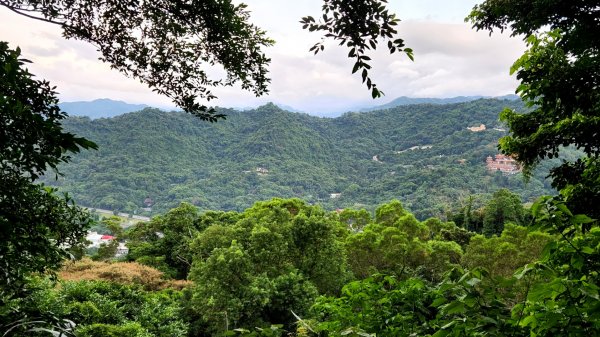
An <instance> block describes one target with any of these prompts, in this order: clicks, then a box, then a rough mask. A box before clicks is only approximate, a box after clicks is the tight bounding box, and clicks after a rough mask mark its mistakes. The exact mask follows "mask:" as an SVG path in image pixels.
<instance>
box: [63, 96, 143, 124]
mask: <svg viewBox="0 0 600 337" xmlns="http://www.w3.org/2000/svg"><path fill="white" fill-rule="evenodd" d="M58 106H59V107H60V109H61V110H62V111H64V112H66V113H67V114H69V116H86V117H90V118H91V119H96V118H110V117H115V116H119V115H122V114H124V113H128V112H134V111H140V110H142V109H144V108H147V107H148V105H146V104H130V103H126V102H123V101H115V100H112V99H108V98H100V99H95V100H93V101H78V102H61V103H59V104H58Z"/></svg>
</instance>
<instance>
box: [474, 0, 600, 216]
mask: <svg viewBox="0 0 600 337" xmlns="http://www.w3.org/2000/svg"><path fill="white" fill-rule="evenodd" d="M599 15H600V7H598V2H597V1H585V0H575V1H568V2H565V1H559V0H552V1H545V0H534V1H526V0H512V1H499V0H488V1H485V2H483V3H482V4H480V5H477V6H475V8H474V9H473V11H472V13H471V15H470V16H469V18H468V19H469V20H470V21H471V22H472V23H473V27H475V28H476V29H478V30H480V29H485V30H489V31H490V32H491V31H493V30H494V29H500V30H504V29H509V28H510V29H511V30H512V34H513V35H517V34H524V35H525V36H526V42H527V45H528V47H529V49H528V50H527V51H526V52H525V54H523V56H521V58H519V59H518V60H517V61H516V62H515V64H514V65H513V67H512V68H511V72H512V73H516V74H517V78H518V79H519V80H520V81H521V84H520V85H519V87H518V88H517V93H519V94H520V96H521V97H522V98H523V100H524V101H525V102H526V104H527V105H528V112H527V113H518V112H516V111H513V110H510V109H507V110H505V111H504V112H503V113H502V114H501V119H502V120H503V121H505V122H506V123H507V124H508V126H509V128H510V135H509V136H507V137H504V138H502V139H501V140H500V148H501V150H502V152H503V153H506V154H511V155H513V156H515V157H516V159H517V160H518V161H519V162H521V163H522V164H523V168H524V172H525V173H526V174H528V175H530V174H531V172H532V169H533V168H534V167H535V166H536V165H537V164H538V163H539V162H540V161H541V160H543V159H546V158H556V157H559V155H560V152H561V149H562V148H564V147H566V146H574V147H576V148H578V149H580V150H582V151H583V152H584V153H585V155H586V157H585V158H581V159H579V160H576V161H574V162H567V161H563V163H562V164H561V165H559V166H557V167H555V168H553V169H552V170H551V171H550V176H551V177H552V178H553V182H552V185H553V187H555V188H557V189H559V190H561V196H562V198H564V200H566V201H567V202H568V205H569V207H570V208H571V210H572V211H573V212H575V213H586V214H589V215H591V216H592V217H594V218H596V219H597V218H598V217H599V216H600V207H599V206H598V205H600V184H598V183H597V181H598V179H600V165H599V159H598V155H600V138H599V137H598V135H597V130H598V127H599V126H600V117H599V116H600V106H599V105H598V103H597V102H598V100H599V99H600V90H599V84H600V75H598V74H600V53H599V52H598V50H599V48H600V40H598V38H597V36H598V34H600V22H599V21H598V19H597V18H598V16H599Z"/></svg>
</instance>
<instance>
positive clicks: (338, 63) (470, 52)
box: [0, 0, 524, 114]
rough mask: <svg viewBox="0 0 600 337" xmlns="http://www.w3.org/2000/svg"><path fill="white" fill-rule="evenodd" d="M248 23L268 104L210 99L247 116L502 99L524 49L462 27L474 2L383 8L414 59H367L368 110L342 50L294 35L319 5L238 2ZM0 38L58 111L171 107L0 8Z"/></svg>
mask: <svg viewBox="0 0 600 337" xmlns="http://www.w3.org/2000/svg"><path fill="white" fill-rule="evenodd" d="M244 2H245V3H247V4H248V5H249V9H250V10H251V11H252V15H253V16H252V17H253V19H252V21H253V23H255V24H256V25H258V26H260V27H262V28H263V29H265V30H266V31H267V32H268V33H269V36H270V37H271V38H273V39H274V40H275V41H276V44H275V46H274V47H272V48H270V49H268V50H267V54H268V56H269V57H270V58H271V59H272V61H271V66H270V77H271V79H272V82H271V86H270V93H269V95H268V96H264V97H260V98H255V97H254V96H253V95H252V94H251V93H248V92H244V91H242V90H241V89H240V88H238V87H231V88H220V89H215V90H214V92H215V93H216V94H217V96H218V97H219V99H218V100H213V101H211V102H209V104H210V105H218V106H226V107H230V106H232V107H247V106H257V105H259V104H262V103H265V102H268V101H273V102H276V103H279V104H285V105H289V106H291V107H294V108H296V109H298V110H302V111H305V112H309V113H317V114H328V113H332V112H340V111H348V110H352V109H354V108H358V107H362V106H368V105H380V104H384V103H387V102H388V101H391V100H393V99H394V98H396V97H398V96H410V97H453V96H461V95H462V96H473V95H484V96H500V95H506V94H511V93H514V89H515V88H516V85H517V82H516V80H515V79H514V78H512V77H511V76H509V67H510V66H511V64H512V63H513V62H514V61H515V60H516V59H517V57H518V56H519V55H521V54H522V53H523V50H524V45H523V42H522V40H521V39H520V38H519V37H517V38H510V37H509V36H508V34H504V35H501V34H499V33H494V34H493V35H492V36H491V37H490V36H489V34H488V32H476V31H474V30H472V29H471V27H470V25H469V24H467V23H464V21H463V20H464V17H465V16H466V15H467V14H468V13H469V11H470V9H471V8H472V7H473V5H475V4H476V3H478V2H479V1H474V0H390V1H389V2H390V8H391V10H392V11H393V12H395V13H396V14H397V15H398V17H399V18H400V19H401V20H402V22H401V23H400V25H399V29H398V30H399V37H401V38H403V39H404V40H405V42H406V45H407V46H408V47H411V48H412V49H413V50H414V52H415V61H414V62H411V61H410V60H408V58H406V56H405V55H403V54H398V53H396V54H393V55H391V56H390V55H387V54H385V53H384V50H381V52H377V53H376V54H375V57H373V61H372V65H373V66H374V70H373V71H372V73H371V78H372V79H373V80H374V82H375V83H377V85H378V87H379V88H380V89H381V90H383V91H384V92H385V94H386V96H384V97H383V98H380V99H378V100H376V101H373V100H371V99H370V92H369V91H368V90H367V89H366V87H364V86H363V85H362V84H361V79H360V76H354V75H352V74H351V69H352V64H353V63H352V61H351V60H348V59H347V58H346V55H347V50H346V49H345V48H342V47H337V45H336V44H335V43H332V44H329V45H327V48H326V49H325V51H324V52H322V53H320V54H318V55H317V56H313V54H312V53H309V52H308V49H309V48H310V47H311V46H312V45H313V44H314V43H315V42H317V41H318V40H319V39H320V36H319V35H317V34H315V33H308V32H305V31H303V30H302V29H301V25H300V24H299V23H298V21H299V20H300V18H301V17H302V16H305V15H313V16H317V15H319V13H320V8H321V1H318V0H302V1H291V0H288V1H282V0H277V1H274V0H246V1H244ZM0 36H1V38H0V39H2V40H6V41H8V42H9V44H10V46H11V47H13V48H14V47H16V46H19V47H21V49H22V53H23V56H24V57H25V58H28V59H30V60H32V61H33V62H34V63H33V64H32V65H30V66H29V68H30V71H31V72H32V73H34V74H36V75H38V76H39V77H40V78H44V79H46V80H48V81H50V82H51V83H52V84H54V85H56V86H57V91H58V92H59V97H60V99H61V100H62V101H78V100H92V99H96V98H111V99H116V100H124V101H126V102H129V103H145V104H148V105H154V106H161V107H168V106H172V104H171V102H170V101H169V100H168V99H167V98H165V97H161V96H158V95H156V94H154V93H152V92H151V90H150V89H148V88H147V87H146V86H144V85H142V84H140V83H139V82H138V81H136V80H133V79H129V78H126V77H124V76H123V75H121V74H120V73H118V72H116V71H114V70H111V69H110V68H109V66H108V65H106V64H103V63H102V62H100V61H98V53H97V52H96V50H95V48H93V47H92V46H90V45H88V44H85V43H83V42H79V41H73V40H69V41H67V40H65V39H64V38H62V37H61V33H60V29H59V28H58V27H57V26H55V25H52V24H46V23H42V22H38V21H35V20H31V19H27V18H25V17H21V16H19V15H16V14H14V13H12V12H10V11H8V10H7V9H5V8H4V7H0Z"/></svg>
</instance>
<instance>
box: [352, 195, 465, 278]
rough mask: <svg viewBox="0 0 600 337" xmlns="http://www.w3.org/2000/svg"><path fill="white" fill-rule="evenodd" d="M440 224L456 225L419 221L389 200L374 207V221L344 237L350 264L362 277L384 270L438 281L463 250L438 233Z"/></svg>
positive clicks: (453, 264)
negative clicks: (375, 209) (359, 230)
mask: <svg viewBox="0 0 600 337" xmlns="http://www.w3.org/2000/svg"><path fill="white" fill-rule="evenodd" d="M441 228H445V229H446V230H448V231H454V230H455V229H456V226H455V225H454V224H453V223H442V222H441V221H440V220H438V219H429V220H427V221H425V222H424V223H421V222H419V221H418V220H417V219H415V217H414V216H413V215H412V214H410V213H408V212H407V211H406V210H404V208H402V205H401V203H400V202H399V201H398V200H392V201H391V202H389V203H388V204H384V205H381V206H380V207H378V208H377V211H376V216H375V222H374V223H371V224H368V225H367V226H365V227H364V228H363V230H362V231H361V232H358V233H353V234H352V235H349V236H348V237H347V238H346V251H347V255H348V263H349V265H350V268H351V270H352V272H353V273H354V275H355V276H356V277H358V278H361V279H364V278H367V277H368V276H370V275H372V274H374V273H385V274H389V275H394V276H395V277H398V278H399V279H405V278H407V277H411V276H417V275H418V276H421V277H423V278H425V279H427V280H429V281H439V280H440V279H441V278H442V275H443V274H444V273H445V272H446V271H447V270H448V269H450V268H452V267H457V266H458V264H459V262H460V259H461V257H462V254H463V251H462V248H461V246H460V245H459V244H458V243H456V242H452V241H444V240H443V239H442V238H441V237H440V236H439V233H440V230H441ZM434 238H435V239H434Z"/></svg>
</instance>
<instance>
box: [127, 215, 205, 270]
mask: <svg viewBox="0 0 600 337" xmlns="http://www.w3.org/2000/svg"><path fill="white" fill-rule="evenodd" d="M197 220H198V211H197V209H196V208H195V207H194V206H192V205H190V204H188V203H182V204H181V205H179V207H177V208H174V209H172V210H170V211H169V212H167V214H165V215H163V216H157V217H154V218H153V219H152V220H151V221H150V222H148V223H138V225H137V226H136V227H135V228H134V229H132V230H131V231H130V232H129V233H128V236H129V238H130V239H131V241H130V242H129V243H128V247H129V249H130V250H129V258H130V259H134V260H138V261H139V262H142V263H144V264H147V265H151V266H156V267H157V268H158V269H159V270H161V271H162V272H164V273H166V274H167V275H169V276H171V277H174V278H178V279H185V278H186V277H187V274H188V272H189V269H190V266H191V264H192V252H191V251H190V249H189V245H190V242H191V240H192V239H193V238H194V237H195V235H196V234H197V232H198V228H197Z"/></svg>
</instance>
